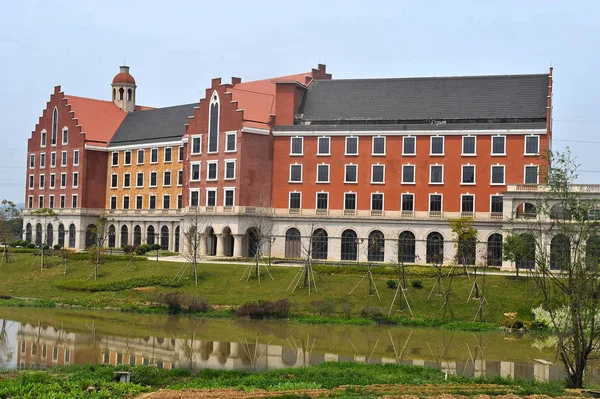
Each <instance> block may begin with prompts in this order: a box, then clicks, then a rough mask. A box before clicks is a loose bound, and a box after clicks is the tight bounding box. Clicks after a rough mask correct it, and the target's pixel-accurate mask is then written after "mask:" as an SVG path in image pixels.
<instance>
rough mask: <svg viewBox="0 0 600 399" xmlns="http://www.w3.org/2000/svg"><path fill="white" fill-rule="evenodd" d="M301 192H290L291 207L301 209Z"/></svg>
mask: <svg viewBox="0 0 600 399" xmlns="http://www.w3.org/2000/svg"><path fill="white" fill-rule="evenodd" d="M300 198H301V195H300V193H290V209H300V205H301V201H300Z"/></svg>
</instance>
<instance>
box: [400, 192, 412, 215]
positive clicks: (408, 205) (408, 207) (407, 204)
mask: <svg viewBox="0 0 600 399" xmlns="http://www.w3.org/2000/svg"><path fill="white" fill-rule="evenodd" d="M401 206H402V210H403V211H406V212H413V211H414V210H415V195H414V194H402V204H401Z"/></svg>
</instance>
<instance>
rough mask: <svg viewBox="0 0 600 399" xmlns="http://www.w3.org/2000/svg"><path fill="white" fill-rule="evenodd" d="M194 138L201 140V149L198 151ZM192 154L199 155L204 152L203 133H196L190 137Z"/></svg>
mask: <svg viewBox="0 0 600 399" xmlns="http://www.w3.org/2000/svg"><path fill="white" fill-rule="evenodd" d="M194 139H198V141H199V142H200V145H199V146H198V148H199V150H200V151H198V152H194ZM190 154H192V155H199V154H202V135H201V134H196V135H193V136H191V137H190Z"/></svg>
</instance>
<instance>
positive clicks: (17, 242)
mask: <svg viewBox="0 0 600 399" xmlns="http://www.w3.org/2000/svg"><path fill="white" fill-rule="evenodd" d="M27 244H29V241H27V240H15V241H13V242H11V243H10V244H9V245H10V246H11V247H13V248H14V247H23V248H25V247H27Z"/></svg>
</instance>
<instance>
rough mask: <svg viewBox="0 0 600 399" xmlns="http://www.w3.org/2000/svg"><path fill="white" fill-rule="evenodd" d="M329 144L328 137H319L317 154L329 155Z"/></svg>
mask: <svg viewBox="0 0 600 399" xmlns="http://www.w3.org/2000/svg"><path fill="white" fill-rule="evenodd" d="M330 144H331V138H330V137H319V138H318V147H317V155H331V153H330V152H329V151H330V148H329V145H330Z"/></svg>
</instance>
